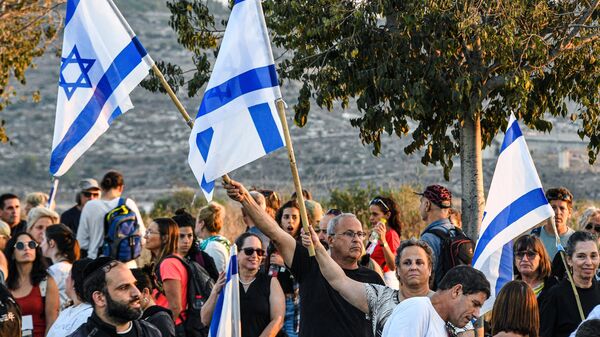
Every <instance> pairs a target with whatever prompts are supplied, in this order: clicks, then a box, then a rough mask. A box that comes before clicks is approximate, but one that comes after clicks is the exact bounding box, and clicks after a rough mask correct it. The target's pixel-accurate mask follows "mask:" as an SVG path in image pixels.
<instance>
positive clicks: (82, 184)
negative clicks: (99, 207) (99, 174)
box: [79, 178, 100, 191]
mask: <svg viewBox="0 0 600 337" xmlns="http://www.w3.org/2000/svg"><path fill="white" fill-rule="evenodd" d="M79 188H80V189H81V190H82V191H87V190H93V189H96V190H99V189H100V186H99V185H98V182H97V181H96V179H91V178H87V179H82V180H81V181H79Z"/></svg>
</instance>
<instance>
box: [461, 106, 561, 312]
mask: <svg viewBox="0 0 600 337" xmlns="http://www.w3.org/2000/svg"><path fill="white" fill-rule="evenodd" d="M551 216H554V211H553V210H552V207H550V204H549V203H548V200H546V196H545V194H544V190H543V189H542V183H541V182H540V178H539V177H538V175H537V171H536V169H535V165H534V164H533V160H532V159H531V155H530V154H529V149H528V148H527V143H525V138H524V137H523V134H522V133H521V129H520V128H519V124H518V123H517V120H516V119H515V116H514V115H512V114H511V116H510V119H509V121H508V126H507V129H506V133H505V136H504V142H503V143H502V147H501V149H500V155H499V156H498V163H497V164H496V170H495V171H494V176H493V178H492V184H491V186H490V190H489V192H488V198H487V201H486V205H485V211H484V215H483V221H482V224H481V229H480V231H479V240H478V241H477V245H476V247H475V253H474V256H473V267H475V268H476V269H479V270H481V271H482V272H483V273H484V274H485V275H486V276H487V279H488V281H490V285H491V296H490V298H489V299H488V300H487V301H486V302H485V304H484V306H483V308H482V310H481V314H482V315H483V314H484V313H485V312H487V311H489V310H490V309H491V308H492V306H493V305H494V300H495V298H496V295H497V294H498V292H500V289H502V286H504V284H506V283H507V282H509V281H511V280H512V279H513V251H512V250H513V246H512V240H513V239H515V238H517V237H519V236H520V235H521V234H523V233H524V232H527V231H529V230H530V229H531V228H532V227H534V226H535V225H537V224H539V223H540V222H542V221H544V220H546V219H548V218H549V217H551Z"/></svg>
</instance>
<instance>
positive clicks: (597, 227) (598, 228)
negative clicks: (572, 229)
mask: <svg viewBox="0 0 600 337" xmlns="http://www.w3.org/2000/svg"><path fill="white" fill-rule="evenodd" d="M585 229H586V230H588V231H591V230H594V231H595V232H596V233H600V224H598V223H592V222H590V223H588V224H587V225H585Z"/></svg>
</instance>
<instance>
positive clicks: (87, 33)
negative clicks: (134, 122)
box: [50, 0, 153, 177]
mask: <svg viewBox="0 0 600 337" xmlns="http://www.w3.org/2000/svg"><path fill="white" fill-rule="evenodd" d="M61 60H62V62H61V65H60V79H59V84H58V99H57V102H56V120H55V122H54V138H53V139H52V154H51V156H50V173H51V174H52V175H53V176H55V177H60V176H62V175H63V174H64V173H65V172H67V170H69V168H70V167H71V166H72V165H73V163H74V162H75V161H76V160H77V159H79V157H81V155H82V154H83V153H84V152H85V151H87V149H89V148H90V146H92V144H93V143H94V142H95V141H96V139H98V137H100V136H101V135H102V134H103V133H104V132H105V131H106V130H107V129H108V127H109V126H110V124H111V123H112V121H113V120H114V119H115V118H117V117H118V116H120V115H121V114H122V113H124V112H125V111H127V110H129V109H131V108H133V105H132V104H131V101H130V99H129V93H130V92H131V91H132V90H133V89H134V88H135V87H136V86H137V85H138V84H139V83H140V82H141V81H142V80H143V79H144V77H146V75H148V70H149V69H150V68H151V67H152V64H153V61H152V59H151V58H150V56H148V55H147V53H146V50H145V49H144V47H143V46H142V44H141V43H140V41H138V39H137V37H135V35H134V34H133V31H132V30H131V28H130V27H129V26H128V25H127V22H126V21H125V20H124V19H123V17H122V16H121V13H119V11H118V9H117V8H116V6H115V5H114V4H113V3H112V1H110V0H68V1H67V13H66V16H65V29H64V38H63V46H62V58H61Z"/></svg>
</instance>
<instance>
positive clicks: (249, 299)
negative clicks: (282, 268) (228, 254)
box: [202, 232, 285, 337]
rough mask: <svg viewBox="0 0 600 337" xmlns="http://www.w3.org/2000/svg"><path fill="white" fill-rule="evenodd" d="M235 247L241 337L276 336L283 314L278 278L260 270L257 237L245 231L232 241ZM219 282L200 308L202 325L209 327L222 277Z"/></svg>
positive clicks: (282, 300) (260, 260) (260, 261)
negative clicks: (238, 279)
mask: <svg viewBox="0 0 600 337" xmlns="http://www.w3.org/2000/svg"><path fill="white" fill-rule="evenodd" d="M235 244H236V246H237V247H238V252H239V253H238V255H237V257H238V272H239V278H240V281H239V282H240V285H239V291H240V315H241V324H242V337H256V336H261V337H266V336H272V337H274V336H279V335H281V333H280V331H281V328H282V326H283V315H284V313H285V302H284V295H283V290H282V289H281V286H280V285H279V282H278V281H277V279H276V278H274V277H269V276H268V275H267V274H266V273H263V272H261V271H260V267H261V264H262V259H263V257H264V256H265V250H264V249H263V246H262V242H261V240H260V238H259V237H258V235H256V234H253V233H247V232H246V233H243V234H242V235H240V236H239V237H238V238H237V239H236V240H235ZM219 281H221V282H219ZM219 281H217V284H216V285H215V286H214V288H213V291H212V293H211V295H210V297H209V299H208V300H207V301H206V303H205V305H204V306H203V307H202V323H204V324H210V318H211V316H212V313H213V311H214V307H215V304H216V298H217V297H218V294H219V292H220V291H221V289H222V287H223V283H224V282H223V278H220V279H219Z"/></svg>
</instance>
